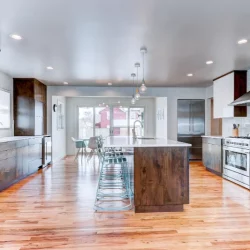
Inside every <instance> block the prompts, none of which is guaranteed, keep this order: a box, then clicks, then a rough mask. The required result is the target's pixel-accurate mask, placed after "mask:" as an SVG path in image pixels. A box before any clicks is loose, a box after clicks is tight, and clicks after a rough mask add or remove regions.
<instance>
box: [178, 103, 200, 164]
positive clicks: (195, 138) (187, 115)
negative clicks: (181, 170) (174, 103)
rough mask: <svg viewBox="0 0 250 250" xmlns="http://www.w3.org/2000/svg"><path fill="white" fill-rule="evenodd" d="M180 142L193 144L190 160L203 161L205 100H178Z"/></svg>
mask: <svg viewBox="0 0 250 250" xmlns="http://www.w3.org/2000/svg"><path fill="white" fill-rule="evenodd" d="M177 110H178V111H177V112H178V141H180V142H186V143H190V144H192V147H191V148H190V151H189V152H190V153H189V159H190V160H201V159H202V138H201V136H202V135H204V134H205V100H187V99H185V100H184V99H181V100H178V108H177Z"/></svg>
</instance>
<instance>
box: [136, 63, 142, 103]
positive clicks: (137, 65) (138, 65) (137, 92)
mask: <svg viewBox="0 0 250 250" xmlns="http://www.w3.org/2000/svg"><path fill="white" fill-rule="evenodd" d="M135 67H136V70H137V86H138V85H139V80H138V69H139V67H140V63H138V62H137V63H135ZM140 97H141V95H140V91H139V88H136V90H135V100H136V101H138V100H139V99H140Z"/></svg>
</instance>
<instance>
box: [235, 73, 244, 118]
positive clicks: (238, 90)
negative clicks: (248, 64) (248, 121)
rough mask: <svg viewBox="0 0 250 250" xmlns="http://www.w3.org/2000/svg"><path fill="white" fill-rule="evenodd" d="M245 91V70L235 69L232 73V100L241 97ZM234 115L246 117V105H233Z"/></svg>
mask: <svg viewBox="0 0 250 250" xmlns="http://www.w3.org/2000/svg"><path fill="white" fill-rule="evenodd" d="M246 92H247V71H235V74H234V100H236V99H237V98H239V97H241V96H242V95H244V94H245V93H246ZM234 116H235V117H246V116H247V107H246V106H235V107H234Z"/></svg>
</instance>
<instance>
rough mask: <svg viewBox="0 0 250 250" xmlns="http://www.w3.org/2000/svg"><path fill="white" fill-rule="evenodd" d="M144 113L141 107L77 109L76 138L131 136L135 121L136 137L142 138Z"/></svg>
mask: <svg viewBox="0 0 250 250" xmlns="http://www.w3.org/2000/svg"><path fill="white" fill-rule="evenodd" d="M144 113H145V110H144V108H141V107H116V106H113V107H79V111H78V124H79V126H78V137H79V138H89V137H91V136H98V135H102V136H103V137H107V136H109V135H110V134H112V135H117V136H119V135H120V136H132V135H133V133H132V129H133V127H134V123H135V121H137V122H136V124H135V129H136V135H138V136H143V135H144V130H145V126H144Z"/></svg>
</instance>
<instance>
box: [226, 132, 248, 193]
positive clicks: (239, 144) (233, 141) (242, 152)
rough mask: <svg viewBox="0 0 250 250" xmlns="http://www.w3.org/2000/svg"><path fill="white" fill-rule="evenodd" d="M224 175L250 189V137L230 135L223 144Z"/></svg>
mask: <svg viewBox="0 0 250 250" xmlns="http://www.w3.org/2000/svg"><path fill="white" fill-rule="evenodd" d="M223 177H224V178H226V179H228V180H230V181H232V182H235V183H237V184H239V185H241V186H243V187H246V188H248V189H250V137H249V136H239V137H228V138H225V140H224V145H223Z"/></svg>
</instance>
